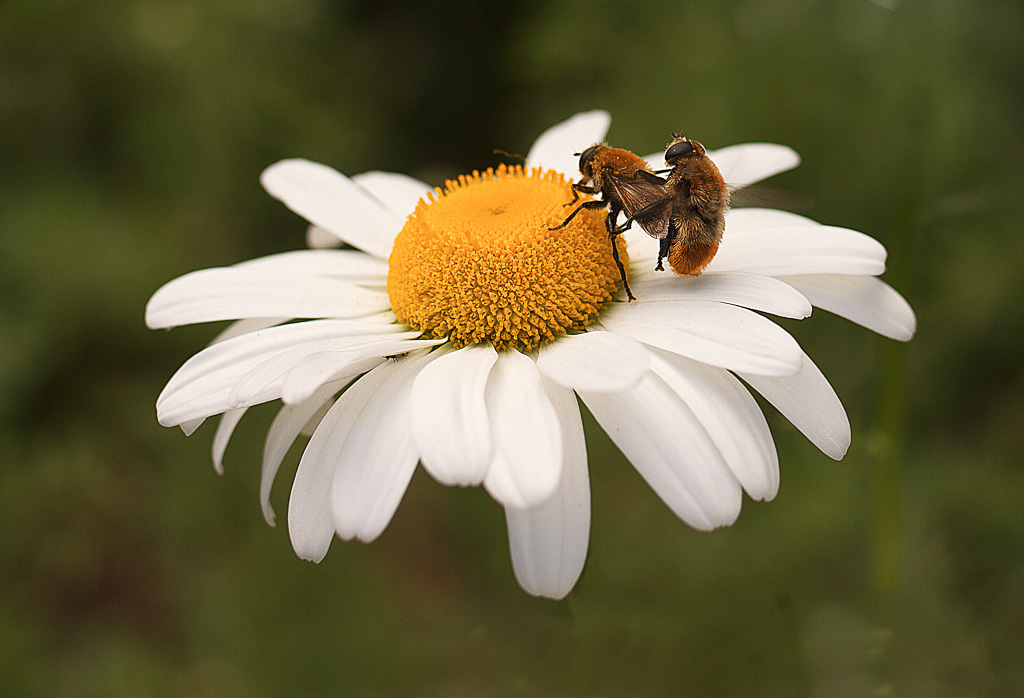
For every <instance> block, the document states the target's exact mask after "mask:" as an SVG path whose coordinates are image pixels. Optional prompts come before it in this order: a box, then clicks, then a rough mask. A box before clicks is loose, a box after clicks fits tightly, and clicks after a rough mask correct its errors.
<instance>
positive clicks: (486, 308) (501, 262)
mask: <svg viewBox="0 0 1024 698" xmlns="http://www.w3.org/2000/svg"><path fill="white" fill-rule="evenodd" d="M571 200H572V189H571V188H570V186H569V184H568V183H567V182H566V180H565V178H564V177H563V176H562V175H561V174H560V173H558V172H553V171H542V170H540V169H539V168H535V169H532V170H530V171H529V172H526V171H525V170H524V169H523V168H522V167H519V166H515V167H506V166H504V165H502V166H499V167H498V169H497V170H493V169H488V170H487V171H485V172H483V173H481V172H477V171H474V172H473V173H472V174H471V175H461V176H459V178H458V180H449V181H447V182H446V183H445V188H444V189H443V190H442V189H440V188H438V189H436V190H435V192H432V193H430V194H428V196H427V198H426V199H424V200H421V201H420V202H419V204H418V205H417V207H416V210H415V211H414V212H413V213H412V215H411V216H410V217H409V219H408V220H407V221H406V224H405V227H404V228H403V229H402V232H401V233H399V235H398V238H397V239H396V240H395V246H394V249H393V250H392V253H391V259H390V263H389V264H390V271H389V273H388V295H389V296H390V299H391V304H392V309H393V310H394V312H395V315H396V316H397V317H398V321H399V322H401V323H403V324H405V325H408V326H410V327H413V328H416V329H418V330H421V331H422V332H423V333H424V335H425V336H428V337H435V338H440V337H448V338H449V339H450V340H451V342H452V343H453V344H455V345H456V346H465V345H469V344H478V343H485V342H486V343H490V344H492V345H494V346H496V347H498V348H500V349H504V348H509V347H515V348H517V349H520V350H522V351H530V350H532V349H534V348H536V347H537V346H539V345H540V344H542V343H543V342H545V341H547V340H549V339H551V338H553V337H556V336H559V335H562V334H565V333H567V332H571V331H574V330H580V329H583V328H584V327H586V326H587V325H589V324H590V323H591V322H593V320H594V319H595V318H596V317H597V315H598V313H599V312H600V311H601V309H602V308H603V307H604V306H605V305H606V304H607V303H608V302H609V301H610V300H611V299H612V294H613V293H614V292H615V290H616V286H617V283H618V281H619V273H618V269H617V268H616V266H615V262H614V260H613V258H612V253H611V242H610V240H609V238H608V235H607V233H606V232H605V228H604V216H605V214H604V213H603V212H601V211H590V210H584V211H580V213H579V215H577V216H576V217H575V218H574V219H573V220H572V221H571V222H570V223H569V224H568V225H566V226H565V227H564V228H559V229H558V230H551V229H550V228H551V227H554V226H557V225H558V224H559V223H561V222H562V220H564V219H565V217H566V216H567V215H568V213H569V212H570V211H571V210H572V209H571V208H567V207H566V204H567V203H568V202H569V201H571ZM619 252H620V254H624V253H625V249H624V245H623V244H622V242H620V243H619ZM624 261H625V260H624Z"/></svg>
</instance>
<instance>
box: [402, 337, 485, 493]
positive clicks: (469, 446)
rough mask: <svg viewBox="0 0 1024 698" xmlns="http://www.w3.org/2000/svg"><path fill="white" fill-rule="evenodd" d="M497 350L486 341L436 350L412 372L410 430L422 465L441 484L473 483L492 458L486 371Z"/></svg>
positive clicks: (477, 481)
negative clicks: (441, 352)
mask: <svg viewBox="0 0 1024 698" xmlns="http://www.w3.org/2000/svg"><path fill="white" fill-rule="evenodd" d="M497 360H498V353H497V352H496V351H495V350H494V348H493V347H491V346H490V345H486V344H481V345H478V346H472V347H465V348H462V349H459V350H458V351H454V352H451V353H450V354H447V355H445V356H441V357H439V358H437V359H436V360H434V361H433V362H431V363H430V365H428V366H426V367H425V368H424V369H423V370H422V371H420V374H419V375H418V376H417V377H416V381H415V383H413V388H412V395H411V400H412V403H411V404H412V433H413V436H414V437H415V439H416V444H417V446H418V447H419V451H420V459H421V460H422V462H423V467H424V468H425V469H426V470H427V472H428V473H430V474H431V476H432V477H433V478H434V479H435V480H437V481H438V482H440V483H442V484H444V485H460V486H463V487H465V486H467V485H479V484H480V483H481V482H483V479H484V474H485V473H486V472H487V467H488V466H489V465H490V464H491V459H492V458H493V455H494V454H493V447H492V443H491V426H490V422H489V421H488V418H487V403H486V400H485V394H486V390H487V377H488V376H489V375H490V372H491V367H492V366H493V365H494V362H495V361H497Z"/></svg>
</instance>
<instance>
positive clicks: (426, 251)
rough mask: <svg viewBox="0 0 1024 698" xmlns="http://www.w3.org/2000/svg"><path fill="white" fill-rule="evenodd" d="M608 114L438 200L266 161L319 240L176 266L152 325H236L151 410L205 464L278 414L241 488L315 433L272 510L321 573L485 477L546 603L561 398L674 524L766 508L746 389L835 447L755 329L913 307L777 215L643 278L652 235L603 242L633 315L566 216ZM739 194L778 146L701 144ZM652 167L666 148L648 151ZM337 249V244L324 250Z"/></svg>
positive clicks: (784, 350)
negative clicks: (238, 434) (203, 454)
mask: <svg viewBox="0 0 1024 698" xmlns="http://www.w3.org/2000/svg"><path fill="white" fill-rule="evenodd" d="M609 123H610V118H609V116H608V114H606V113H605V112H601V111H593V112H587V113H583V114H578V115H576V116H574V117H573V118H571V119H569V120H568V121H566V122H564V123H561V124H558V125H556V126H554V127H552V128H551V129H549V130H548V131H546V132H545V133H544V134H542V135H541V136H540V138H539V139H538V140H537V142H536V143H535V144H534V145H533V147H532V148H531V149H530V151H529V154H528V155H527V157H526V163H525V166H524V167H518V166H517V167H505V166H502V167H499V168H497V169H496V170H487V171H486V172H473V173H472V174H469V175H465V176H460V177H459V178H458V179H457V180H452V181H448V182H447V183H446V184H445V187H444V188H443V189H441V188H436V189H434V188H431V187H430V186H428V185H427V184H424V183H423V182H420V181H417V180H416V179H413V178H411V177H407V176H405V175H401V174H394V173H386V172H366V173H363V174H360V175H356V176H354V177H351V178H349V177H346V176H345V175H342V174H340V173H338V172H336V171H335V170H333V169H331V168H329V167H327V166H325V165H320V164H316V163H313V162H308V161H306V160H284V161H282V162H279V163H277V164H275V165H272V166H271V167H269V168H268V169H267V170H266V171H265V172H264V173H263V175H262V178H261V181H262V183H263V186H264V187H265V188H266V190H267V191H268V192H269V193H270V194H271V195H272V196H274V197H275V198H277V199H280V200H281V201H282V202H283V203H284V204H285V205H286V206H287V207H288V208H290V209H291V210H292V211H294V212H295V213H297V214H299V215H300V216H302V217H303V218H305V219H306V220H307V221H308V222H309V223H310V227H309V231H308V240H309V243H310V247H312V248H313V249H309V250H302V251H295V252H289V253H285V254H277V255H271V256H269V257H263V258H260V259H255V260H251V261H248V262H243V263H241V264H236V265H234V266H230V267H225V268H216V269H205V270H202V271H196V272H192V273H190V274H186V275H185V276H182V277H180V278H178V279H175V280H173V281H171V282H169V283H168V284H166V285H165V286H163V287H162V288H160V289H159V290H158V291H157V292H156V293H155V294H154V295H153V297H152V299H151V300H150V301H149V304H148V306H147V308H146V322H147V324H148V325H149V326H150V327H152V328H166V327H173V326H176V325H184V324H189V323H198V322H211V321H221V320H234V321H235V322H234V324H232V325H230V326H229V327H228V328H227V329H226V330H225V331H223V332H222V333H221V334H220V335H219V336H218V337H217V338H216V339H215V341H214V342H213V343H212V344H211V345H210V346H208V347H207V348H205V349H203V350H202V351H200V352H199V353H198V354H196V355H195V356H193V357H192V358H190V359H189V360H188V361H186V362H185V364H184V365H183V366H182V367H181V368H180V369H179V370H178V371H177V372H176V373H175V374H174V376H173V377H172V378H171V379H170V381H169V382H168V384H167V386H166V387H165V388H164V390H163V392H162V393H161V394H160V397H159V399H158V400H157V416H158V419H159V421H160V423H161V424H163V425H167V426H171V425H179V426H181V427H182V428H183V429H184V430H185V432H186V433H187V434H189V433H191V432H192V431H194V430H195V429H196V428H197V427H198V426H199V424H200V423H202V422H203V421H204V420H205V419H206V418H208V417H211V416H214V415H221V418H220V423H219V426H218V428H217V432H216V435H215V436H214V439H213V461H214V465H215V467H216V468H217V470H218V472H220V471H221V467H222V457H223V454H224V449H225V447H226V445H227V442H228V439H229V438H230V436H231V433H232V431H233V429H234V427H235V425H237V424H238V421H239V420H240V419H241V417H242V415H243V414H244V413H245V411H246V410H247V409H248V408H249V407H251V406H253V405H256V404H259V403H264V402H269V401H274V400H280V401H281V409H280V411H279V412H278V413H277V416H276V417H275V418H274V420H273V423H272V424H271V426H270V428H269V431H268V433H267V437H266V446H265V449H264V455H263V468H262V480H261V486H260V497H261V500H262V501H261V504H262V508H263V512H264V515H265V517H266V519H267V521H268V522H269V523H270V524H271V525H273V523H274V512H273V510H272V509H271V506H270V491H271V487H272V485H273V482H274V478H275V475H276V473H277V470H278V467H279V466H280V464H281V462H282V460H283V458H284V456H285V453H286V452H287V451H288V450H289V448H290V447H291V445H292V444H293V442H294V441H295V440H296V439H297V438H298V437H299V435H300V434H307V435H309V441H308V443H307V444H306V446H305V449H304V450H303V453H302V457H301V460H300V462H299V466H298V470H297V471H296V473H295V479H294V482H293V483H292V489H291V495H290V499H289V502H288V532H289V535H290V538H291V542H292V546H293V547H294V549H295V552H296V553H297V554H298V555H299V556H300V557H302V558H305V559H308V560H313V561H320V560H321V559H322V558H323V557H324V556H325V555H326V554H327V550H328V547H329V546H330V544H331V541H332V540H333V538H334V537H335V536H338V537H340V538H341V539H343V540H351V539H357V540H360V541H363V542H370V541H372V540H374V539H375V538H377V537H378V536H379V535H380V534H381V533H382V532H383V531H384V529H385V528H386V527H387V525H388V523H389V522H390V520H391V518H392V516H393V515H394V513H395V510H396V509H397V507H398V504H399V502H400V500H401V499H402V495H403V494H404V493H405V490H406V488H407V486H408V484H409V481H410V478H411V477H412V475H413V472H414V470H415V469H416V466H417V465H418V464H422V465H423V467H424V468H425V469H426V471H427V472H428V473H430V475H431V476H432V477H433V478H434V479H435V480H437V481H438V482H440V483H442V484H444V485H459V486H473V485H483V486H484V488H486V490H487V491H488V492H489V493H490V495H491V496H492V497H493V498H494V499H495V500H496V501H497V502H498V503H499V504H501V506H502V507H504V510H505V513H506V520H507V524H508V534H509V542H510V548H511V554H512V562H513V569H514V572H515V576H516V578H517V580H518V581H519V583H520V585H521V586H522V587H523V588H524V589H525V590H526V591H527V592H529V593H530V594H534V595H537V596H544V597H549V598H562V597H564V596H565V595H566V594H568V593H569V591H570V590H571V589H572V587H573V585H574V584H575V583H576V580H577V579H578V578H579V575H580V573H581V571H582V569H583V564H584V560H585V558H586V553H587V545H588V539H589V532H590V485H589V477H588V472H587V452H586V446H585V443H584V438H583V425H582V421H581V418H580V408H579V400H582V402H583V404H584V405H586V407H587V409H588V410H590V412H591V413H592V414H593V415H594V417H595V418H596V420H597V422H598V423H599V424H600V425H601V427H602V428H603V429H604V430H605V431H606V432H607V433H608V435H609V436H610V437H611V439H612V440H613V441H614V442H615V444H616V445H617V446H618V447H619V449H621V450H622V452H623V453H624V454H625V456H626V457H627V458H628V459H629V461H630V462H631V463H632V465H633V466H634V467H635V468H636V469H637V470H638V471H639V473H640V474H641V475H642V476H643V478H644V479H645V480H646V481H647V482H648V483H649V484H650V486H651V487H652V488H653V489H654V491H655V492H656V493H657V494H658V496H659V497H660V498H661V499H662V500H663V501H664V502H665V504H666V505H668V507H670V508H671V510H672V511H673V512H675V514H676V515H677V516H679V518H681V519H682V520H683V521H685V522H686V523H687V524H689V525H690V526H693V527H694V528H696V529H699V530H702V531H709V530H712V529H714V528H717V527H720V526H727V525H729V524H731V523H733V522H734V521H735V520H736V518H737V516H738V515H739V512H740V505H741V503H742V498H743V492H746V493H747V494H748V495H749V496H750V497H751V498H752V499H755V500H770V499H772V498H773V497H774V496H775V494H776V492H777V490H778V487H779V463H778V457H777V454H776V450H775V445H774V442H773V440H772V436H771V433H770V432H769V429H768V424H767V422H766V421H765V417H764V415H763V414H762V412H761V409H760V408H759V407H758V404H757V402H756V401H755V400H754V397H753V396H752V395H751V392H750V389H751V388H752V389H753V390H755V391H757V392H758V393H760V394H761V395H762V396H763V397H764V398H765V399H766V400H767V401H768V402H770V403H771V404H772V405H774V406H775V408H777V409H778V410H779V411H780V412H781V413H782V414H783V415H785V416H786V417H787V418H788V419H789V420H790V421H791V422H792V423H793V424H794V425H795V426H796V427H797V428H798V429H799V430H800V431H802V432H803V433H804V434H805V435H806V436H807V438H808V439H810V441H811V442H812V443H813V444H814V445H816V446H817V447H818V448H820V449H821V450H822V451H823V452H824V453H826V454H827V455H829V456H831V457H832V458H835V459H839V458H842V457H843V455H844V454H845V453H846V450H847V447H848V446H849V444H850V425H849V422H848V421H847V417H846V413H845V411H844V409H843V406H842V404H841V403H840V401H839V399H838V398H837V396H836V394H835V392H834V391H833V389H832V388H831V386H830V385H829V383H828V381H827V380H826V379H825V377H824V376H823V375H822V373H821V371H819V370H818V368H817V367H816V366H815V365H814V363H813V362H812V361H811V359H810V358H808V356H807V355H806V354H805V353H804V352H803V351H802V350H801V348H800V346H799V345H798V344H797V342H796V341H795V340H794V339H793V337H792V336H790V335H789V334H788V333H787V332H786V331H785V330H784V329H782V328H781V327H780V326H778V325H777V324H775V323H774V322H772V320H770V319H769V318H768V317H766V315H775V316H779V317H785V318H797V319H799V318H805V317H807V316H809V315H810V314H811V310H812V307H814V306H816V307H818V308H822V309H825V310H828V311H830V312H833V313H836V314H839V315H841V316H843V317H846V318H848V319H850V320H852V321H853V322H856V323H858V324H861V325H863V326H865V327H867V328H868V329H871V330H874V331H875V332H879V333H881V334H883V335H885V336H888V337H892V338H894V339H898V340H908V339H910V337H911V336H912V334H913V332H914V327H915V319H914V314H913V311H912V310H911V308H910V306H909V305H908V304H907V303H906V301H905V300H904V299H903V298H902V297H901V296H900V295H899V294H898V293H897V292H896V291H895V290H893V289H892V288H891V287H890V286H888V285H887V284H885V283H884V282H883V281H881V280H879V279H878V278H877V276H878V275H879V274H881V273H882V271H883V270H884V268H885V254H886V253H885V248H883V247H882V245H880V244H879V243H878V242H876V241H875V240H873V239H872V238H870V237H868V236H866V235H864V234H862V233H859V232H856V231H853V230H847V229H843V228H837V227H832V226H826V225H821V224H819V223H816V222H814V221H812V220H809V219H807V218H804V217H801V216H797V215H794V214H792V213H786V212H783V211H777V210H768V209H736V210H733V211H731V212H730V213H729V214H728V217H727V224H726V230H725V236H724V239H723V241H722V243H721V247H720V249H719V251H718V254H717V256H716V257H715V258H714V260H713V261H712V262H711V264H710V266H708V268H707V270H706V272H705V273H704V274H702V275H701V276H698V277H679V276H675V275H674V274H672V273H671V272H662V273H656V272H655V271H654V266H655V258H656V257H657V252H658V243H657V241H656V240H654V239H652V238H650V237H647V236H646V235H644V234H643V233H642V232H640V231H638V230H636V229H635V228H634V229H633V230H631V231H630V232H628V233H626V234H624V235H622V236H620V242H619V247H620V252H621V253H622V254H623V256H626V255H627V254H628V257H629V274H630V284H631V286H632V288H633V291H634V293H635V294H636V296H637V298H638V300H637V301H636V302H634V303H626V302H625V299H624V297H623V294H622V290H621V288H620V280H619V273H618V270H617V268H616V266H615V263H614V261H613V260H612V256H611V245H610V241H609V238H608V236H607V234H606V233H605V228H604V220H603V219H604V216H605V214H604V212H603V211H589V210H585V211H582V212H581V214H580V215H578V216H576V218H574V219H573V221H572V223H571V224H569V225H567V226H565V227H564V228H561V229H559V230H555V231H553V230H550V229H549V226H552V225H557V224H558V223H559V222H561V221H562V220H563V219H564V218H565V215H566V211H567V210H568V209H566V208H565V204H566V203H567V202H569V201H570V200H571V198H572V192H571V190H570V188H569V181H570V178H572V177H573V176H578V173H577V172H576V171H575V168H576V157H575V156H574V153H578V152H580V151H582V150H583V149H585V148H587V147H588V146H590V145H592V144H594V143H596V142H599V141H601V140H602V139H603V138H604V136H605V133H606V131H607V129H608V126H609ZM708 155H709V156H710V157H711V158H712V159H713V160H714V161H715V162H716V164H717V165H718V167H719V169H720V170H721V172H722V174H723V176H724V177H725V179H726V181H728V182H729V183H730V184H732V185H736V186H744V185H746V184H750V183H752V182H755V181H757V180H760V179H763V178H765V177H769V176H771V175H773V174H776V173H778V172H781V171H784V170H787V169H789V168H791V167H794V166H796V165H797V164H798V162H799V158H798V157H797V155H796V154H795V153H794V152H793V151H792V150H790V149H789V148H786V147H783V146H779V145H771V144H749V145H738V146H733V147H729V148H724V149H722V150H718V151H709V153H708ZM651 161H652V164H653V165H654V166H655V167H656V168H657V167H660V166H661V165H662V162H663V161H662V160H661V159H660V156H652V157H651ZM342 243H344V245H346V248H345V249H331V247H338V246H340V245H341V244H342Z"/></svg>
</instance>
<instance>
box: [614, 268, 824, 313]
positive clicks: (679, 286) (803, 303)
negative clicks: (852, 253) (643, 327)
mask: <svg viewBox="0 0 1024 698" xmlns="http://www.w3.org/2000/svg"><path fill="white" fill-rule="evenodd" d="M632 286H633V293H634V294H636V297H637V299H638V300H639V301H640V302H641V303H647V302H648V301H679V300H709V301H720V302H722V303H729V304H731V305H738V306H741V307H744V308H750V309H751V310H759V311H761V312H764V313H772V314H773V315H778V316H780V317H790V318H798V319H803V318H805V317H808V316H809V315H810V314H811V303H810V301H808V300H807V298H805V297H804V295H803V294H801V293H800V292H799V291H797V290H796V289H794V288H793V287H792V286H790V285H789V284H786V283H783V282H782V281H779V280H778V279H775V278H772V277H770V276H763V275H761V274H750V273H747V272H738V271H728V272H727V271H723V272H709V273H706V274H701V275H700V276H677V275H676V274H673V273H671V272H670V271H666V272H665V274H662V275H658V276H656V277H655V278H654V279H644V280H642V281H637V282H636V283H634V284H632Z"/></svg>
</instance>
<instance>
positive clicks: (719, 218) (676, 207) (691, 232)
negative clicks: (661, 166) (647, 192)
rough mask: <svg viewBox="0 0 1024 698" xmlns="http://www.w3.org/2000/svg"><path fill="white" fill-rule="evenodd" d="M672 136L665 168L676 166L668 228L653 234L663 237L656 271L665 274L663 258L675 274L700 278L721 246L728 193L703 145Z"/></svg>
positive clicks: (669, 183) (670, 187)
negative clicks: (664, 232)
mask: <svg viewBox="0 0 1024 698" xmlns="http://www.w3.org/2000/svg"><path fill="white" fill-rule="evenodd" d="M672 136H673V140H672V142H671V143H669V144H668V147H667V148H666V149H665V164H667V165H668V166H669V167H671V168H672V169H671V171H670V172H669V175H668V180H667V182H666V186H665V188H666V191H667V194H668V197H667V199H668V201H667V207H668V209H669V214H668V229H667V232H666V234H665V235H663V236H658V235H654V237H659V238H660V239H661V248H660V249H659V251H658V266H657V267H655V269H657V270H658V271H662V270H663V269H664V266H663V265H662V260H663V259H664V258H665V257H668V263H669V264H670V265H671V266H672V269H673V270H674V271H675V272H676V273H677V274H682V275H684V276H696V275H697V274H700V273H701V272H702V271H704V268H705V267H706V266H707V265H708V263H709V262H710V261H711V260H712V258H714V256H715V253H716V252H718V245H719V243H721V242H722V233H723V232H724V231H725V213H726V211H728V210H729V189H728V187H727V186H726V184H725V180H724V179H722V173H721V172H719V171H718V167H717V166H716V165H715V163H713V162H712V161H711V158H709V157H708V156H707V153H706V152H705V151H704V146H703V145H701V144H700V143H698V142H697V141H691V140H689V139H688V138H686V137H685V136H680V135H679V134H678V133H674V134H672ZM660 205H665V204H660ZM649 215H655V214H654V213H653V212H652V213H651V214H649ZM657 215H659V216H660V215H662V214H661V213H660V212H659V213H658V214H657ZM638 222H639V221H638ZM645 230H646V228H645ZM648 232H649V233H650V231H648ZM652 235H653V233H652Z"/></svg>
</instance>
